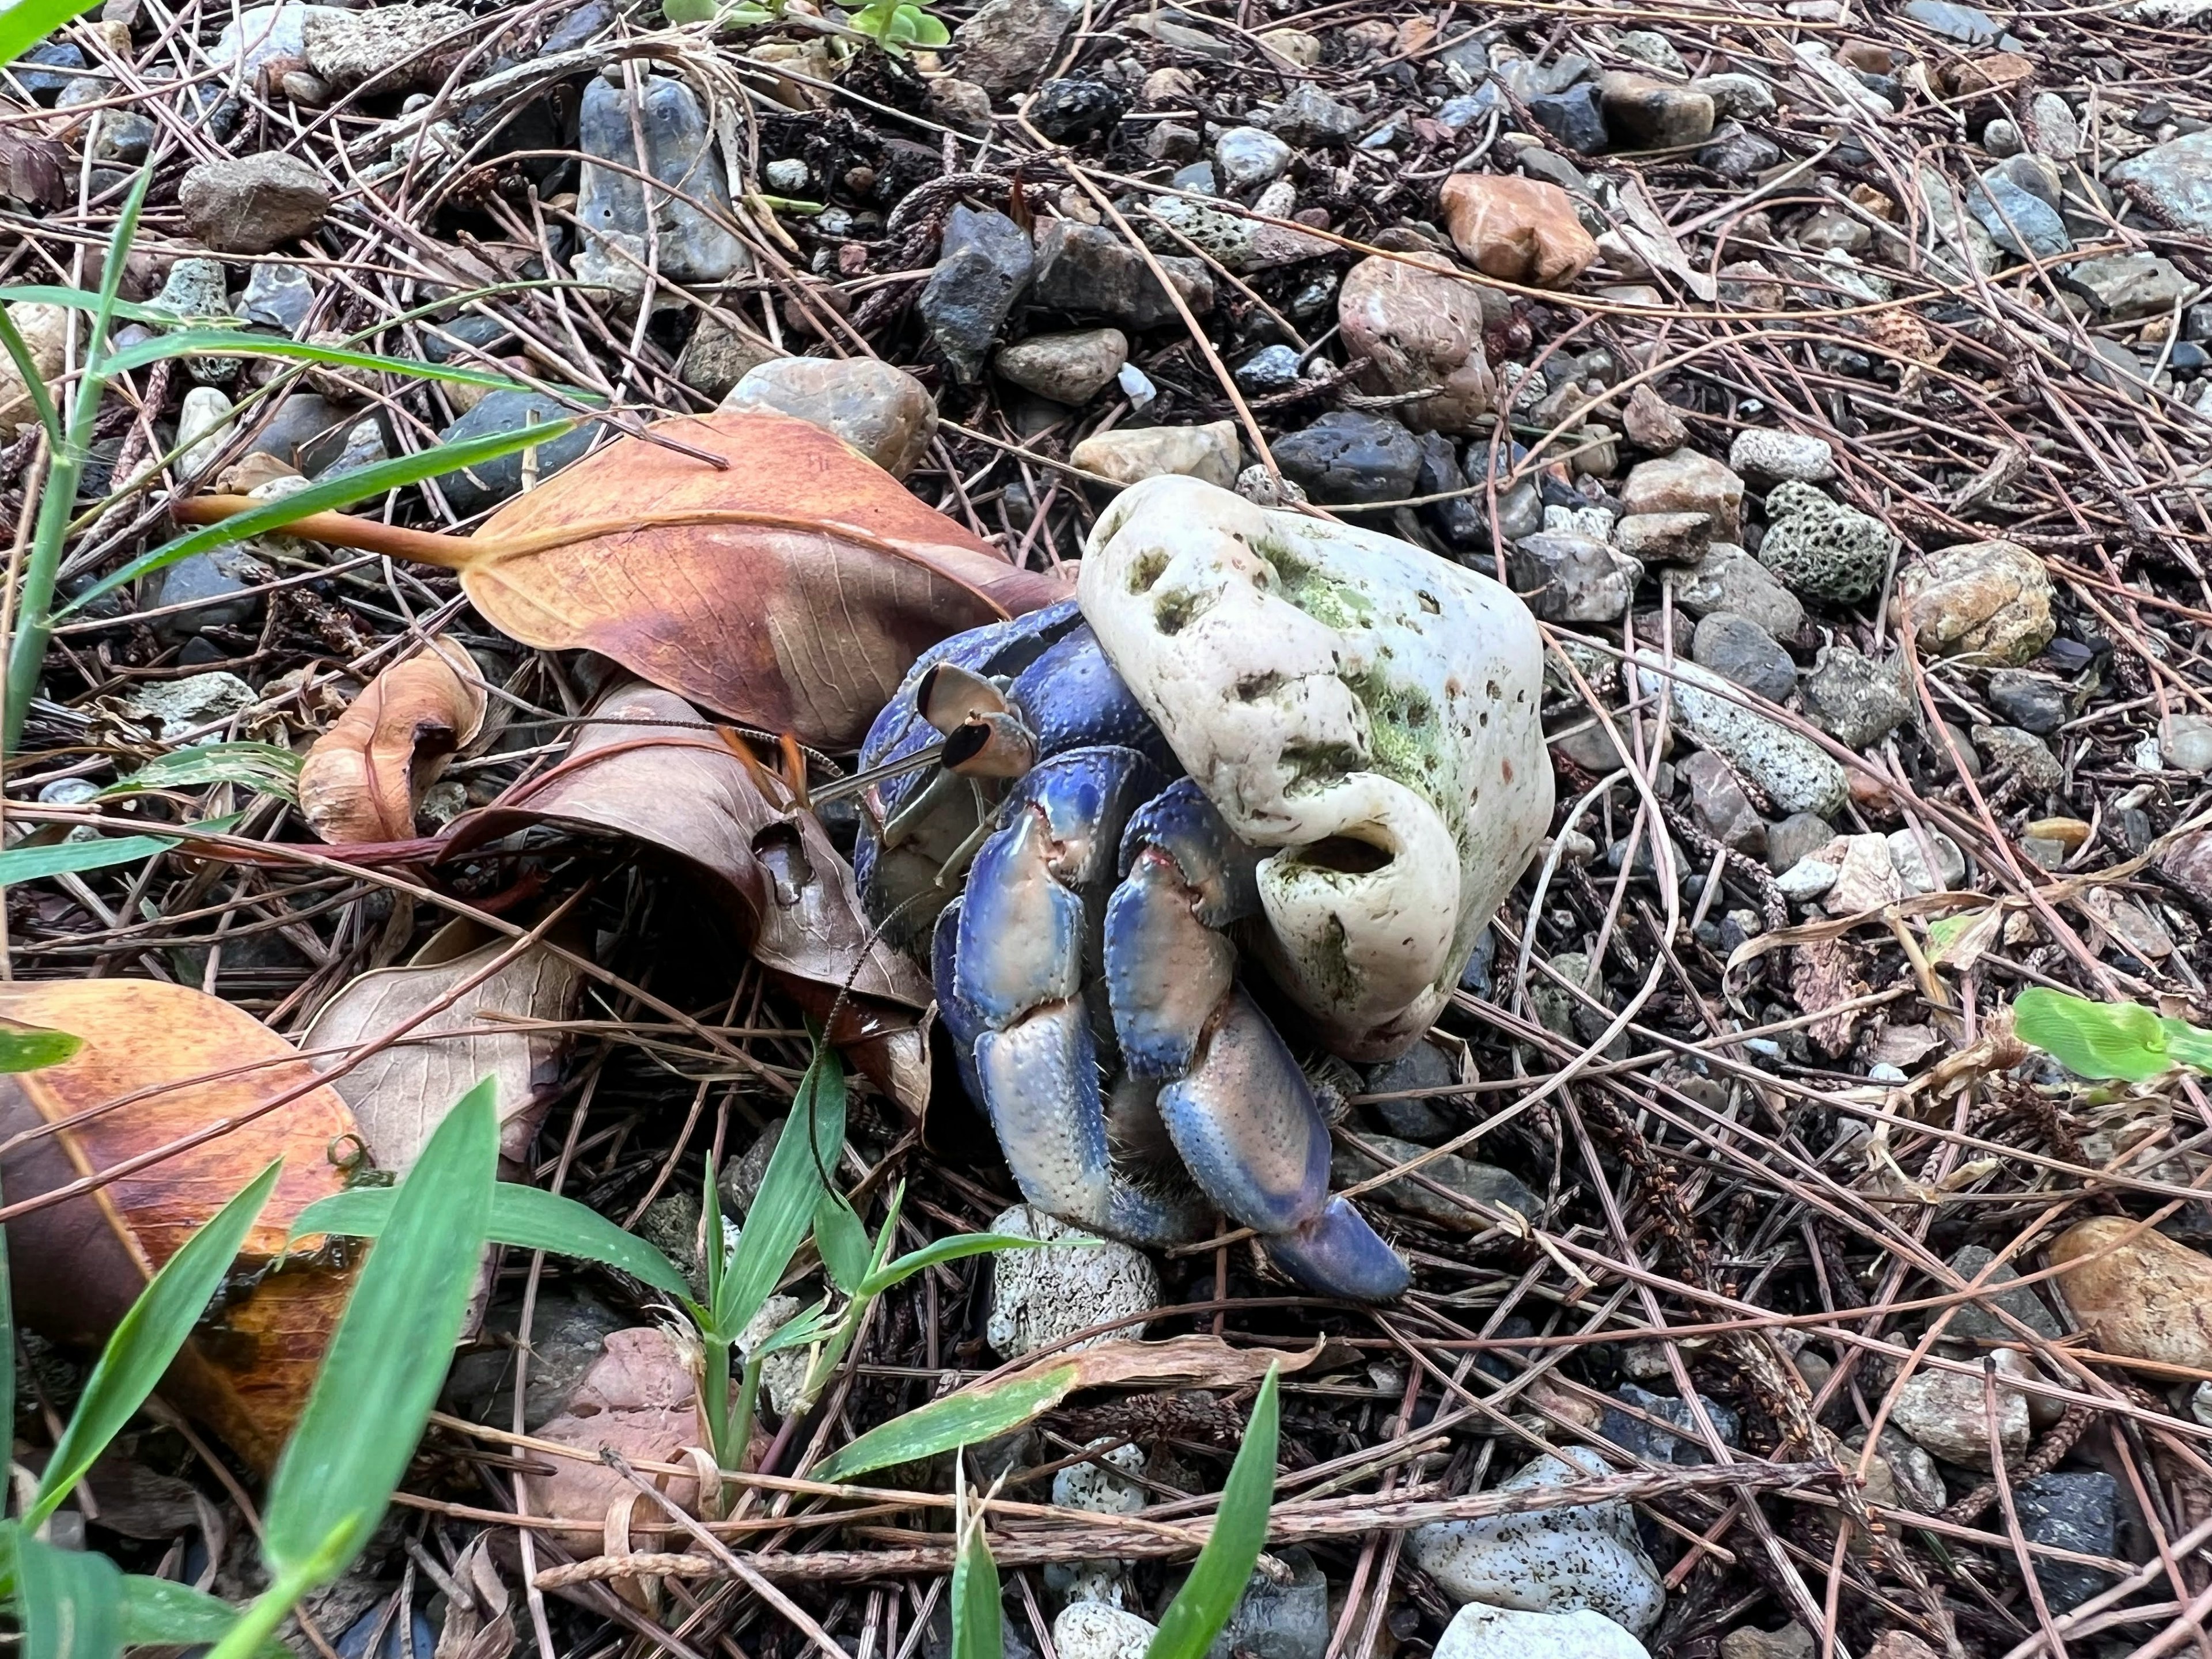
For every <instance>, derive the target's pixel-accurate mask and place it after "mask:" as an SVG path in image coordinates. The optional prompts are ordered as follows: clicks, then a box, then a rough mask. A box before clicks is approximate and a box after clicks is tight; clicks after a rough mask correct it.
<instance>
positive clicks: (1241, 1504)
mask: <svg viewBox="0 0 2212 1659" xmlns="http://www.w3.org/2000/svg"><path fill="white" fill-rule="evenodd" d="M1277 1383H1278V1378H1277V1376H1276V1368H1275V1367H1274V1366H1273V1365H1270V1366H1268V1367H1267V1377H1266V1380H1264V1381H1263V1382H1262V1383H1261V1384H1260V1394H1259V1397H1258V1398H1257V1399H1255V1401H1253V1402H1252V1420H1251V1421H1250V1422H1249V1423H1248V1424H1247V1425H1245V1429H1244V1443H1243V1445H1241V1446H1239V1447H1238V1448H1237V1461H1236V1462H1234V1463H1233V1464H1231V1466H1230V1469H1229V1481H1228V1484H1227V1485H1226V1486H1223V1487H1222V1489H1221V1508H1220V1510H1219V1512H1218V1514H1217V1515H1216V1516H1215V1518H1214V1522H1213V1531H1212V1534H1210V1535H1209V1536H1208V1537H1207V1539H1206V1547H1205V1548H1204V1549H1202V1550H1200V1552H1199V1553H1198V1559H1197V1561H1196V1562H1195V1563H1194V1564H1193V1565H1192V1567H1191V1570H1190V1577H1188V1578H1187V1579H1185V1580H1184V1581H1183V1586H1182V1589H1180V1590H1178V1591H1176V1599H1175V1600H1174V1601H1170V1603H1168V1610H1167V1611H1166V1612H1165V1613H1162V1614H1161V1615H1160V1628H1159V1631H1158V1633H1157V1634H1156V1635H1154V1636H1153V1638H1152V1645H1151V1646H1150V1647H1148V1648H1146V1650H1145V1659H1206V1650H1207V1649H1209V1648H1211V1647H1212V1645H1213V1638H1215V1637H1217V1636H1218V1635H1220V1634H1221V1627H1222V1626H1224V1625H1225V1624H1227V1623H1228V1622H1229V1615H1230V1614H1231V1613H1234V1612H1236V1611H1237V1602H1238V1601H1240V1600H1242V1599H1243V1595H1244V1587H1245V1585H1246V1584H1248V1583H1250V1582H1251V1578H1252V1566H1253V1564H1254V1563H1255V1562H1256V1561H1258V1560H1259V1559H1260V1551H1261V1548H1262V1547H1264V1546H1265V1545H1266V1544H1267V1511H1268V1510H1270V1509H1272V1508H1273V1507H1274V1501H1275V1441H1276V1437H1277V1433H1278V1431H1279V1426H1280V1417H1281V1413H1280V1401H1279V1395H1278V1393H1277Z"/></svg>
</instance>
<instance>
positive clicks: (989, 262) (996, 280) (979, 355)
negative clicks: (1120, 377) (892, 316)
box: [915, 203, 1128, 403]
mask: <svg viewBox="0 0 2212 1659" xmlns="http://www.w3.org/2000/svg"><path fill="white" fill-rule="evenodd" d="M1034 270H1036V252H1035V250H1034V249H1032V248H1031V247H1030V239H1029V237H1028V235H1027V234H1024V231H1023V229H1022V228H1021V227H1020V226H1019V225H1018V224H1016V223H1015V222H1013V221H1012V219H1009V218H1008V217H1007V216H1006V215H1005V214H1003V213H1000V212H997V211H995V210H992V209H988V208H986V209H983V210H980V211H979V210H976V209H975V208H971V207H969V206H968V205H967V204H965V203H960V204H956V205H955V206H954V208H953V210H952V212H951V215H950V216H948V217H947V218H946V220H945V239H944V242H943V244H942V246H941V247H940V249H939V252H938V256H937V269H936V270H933V271H932V272H930V275H929V280H928V281H927V283H923V284H922V289H921V293H920V294H919V295H916V296H915V311H916V312H917V313H920V315H921V320H922V325H923V326H924V327H926V328H927V329H928V331H929V337H930V339H931V340H932V341H933V343H935V345H936V347H937V349H939V351H941V352H943V353H944V354H945V362H948V363H950V364H951V366H952V374H953V377H954V378H955V379H956V380H958V381H959V382H960V383H961V385H963V386H973V385H975V383H976V381H978V380H981V378H982V374H983V362H984V360H985V359H986V358H987V357H988V356H990V351H991V345H992V343H993V342H994V340H996V339H997V338H998V337H999V331H1000V329H1001V328H1002V327H1004V326H1005V325H1006V314H1007V313H1009V312H1010V311H1012V309H1013V307H1014V302H1015V301H1017V300H1018V299H1020V298H1021V295H1022V291H1023V290H1024V289H1026V288H1028V287H1029V285H1030V274H1031V273H1032V272H1033V271H1034ZM1122 355H1123V356H1127V355H1128V354H1127V346H1126V343H1125V345H1124V349H1123V352H1122ZM1119 367H1120V364H1119V363H1116V364H1115V368H1119ZM1109 375H1110V371H1109ZM1017 384H1019V382H1018V381H1017ZM1102 384H1103V382H1102ZM1091 390H1092V391H1094V392H1095V391H1097V386H1093V387H1092V388H1091ZM1046 395H1048V396H1049V395H1050V394H1049V393H1048V394H1046ZM1089 396H1090V392H1085V394H1084V396H1083V397H1082V398H1073V399H1062V401H1063V402H1074V403H1081V402H1083V401H1084V400H1085V398H1088V397H1089Z"/></svg>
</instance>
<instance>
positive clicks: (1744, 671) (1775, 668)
mask: <svg viewBox="0 0 2212 1659" xmlns="http://www.w3.org/2000/svg"><path fill="white" fill-rule="evenodd" d="M1690 655H1691V656H1692V658H1694V659H1696V660H1697V661H1699V662H1700V663H1702V664H1704V665H1705V666H1706V667H1707V668H1710V669H1711V670H1712V671H1713V672H1715V673H1716V674H1719V675H1721V676H1723V678H1728V679H1731V680H1734V681H1735V683H1736V684H1738V685H1740V686H1741V687H1743V688H1744V690H1747V691H1753V692H1756V693H1757V694H1758V695H1759V696H1762V697H1764V698H1765V699H1766V700H1767V701H1768V702H1777V703H1778V702H1783V701H1784V699H1785V698H1787V697H1788V696H1790V693H1791V692H1792V691H1794V690H1796V689H1797V665H1796V663H1794V662H1792V661H1791V660H1790V653H1788V652H1787V651H1784V649H1783V648H1782V647H1781V646H1780V645H1779V644H1778V643H1777V641H1776V640H1775V638H1774V635H1771V634H1770V633H1768V632H1767V631H1766V630H1765V629H1763V628H1761V627H1760V626H1759V624H1758V623H1755V622H1753V621H1752V620H1751V619H1750V618H1749V617H1739V616H1735V615H1734V614H1732V613H1731V612H1729V611H1713V612H1711V614H1710V615H1708V616H1707V617H1705V619H1704V620H1703V621H1701V622H1700V623H1699V624H1698V629H1697V632H1696V634H1695V635H1693V636H1692V639H1691V642H1690Z"/></svg>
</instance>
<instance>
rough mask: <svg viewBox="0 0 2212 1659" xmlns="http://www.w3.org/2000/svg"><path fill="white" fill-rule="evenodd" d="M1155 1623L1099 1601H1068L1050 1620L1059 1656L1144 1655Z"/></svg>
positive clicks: (1127, 1658)
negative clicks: (1058, 1615)
mask: <svg viewBox="0 0 2212 1659" xmlns="http://www.w3.org/2000/svg"><path fill="white" fill-rule="evenodd" d="M1158 1633H1159V1626H1157V1625H1155V1624H1153V1623H1152V1620H1149V1619H1139V1618H1138V1617H1137V1615H1136V1614H1135V1613H1124V1612H1123V1611H1122V1610H1121V1608H1119V1607H1109V1606H1108V1605H1107V1604H1106V1603H1105V1602H1103V1601H1070V1602H1069V1603H1068V1604H1067V1605H1066V1607H1062V1608H1061V1609H1060V1617H1059V1618H1057V1619H1055V1620H1053V1621H1052V1645H1053V1647H1054V1650H1056V1651H1057V1652H1058V1653H1059V1655H1060V1659H1145V1653H1146V1650H1147V1649H1149V1648H1150V1647H1151V1646H1152V1638H1153V1637H1154V1636H1156V1635H1158Z"/></svg>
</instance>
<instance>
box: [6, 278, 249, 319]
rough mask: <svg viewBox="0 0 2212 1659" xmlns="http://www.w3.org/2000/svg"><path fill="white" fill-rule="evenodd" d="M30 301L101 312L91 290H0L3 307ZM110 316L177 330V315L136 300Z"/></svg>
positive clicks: (32, 286) (42, 286)
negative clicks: (141, 303) (144, 304)
mask: <svg viewBox="0 0 2212 1659" xmlns="http://www.w3.org/2000/svg"><path fill="white" fill-rule="evenodd" d="M24 302H28V303H30V304H32V305H41V306H63V307H67V308H68V309H70V310H71V311H90V312H97V311H98V310H99V309H100V295H97V294H95V293H94V292H93V291H92V290H91V289H88V288H58V287H56V286H54V285H53V284H52V283H14V284H12V285H10V286H9V287H6V288H0V305H10V306H12V305H17V304H21V303H24ZM108 314H109V315H110V316H111V317H120V318H121V319H123V320H124V321H125V322H126V323H144V324H146V325H148V326H149V327H158V328H173V327H175V326H176V323H177V319H176V314H175V313H173V312H167V311H156V310H155V308H154V307H151V306H143V305H140V304H138V303H137V301H133V300H124V299H118V300H117V301H116V302H115V304H114V306H113V307H112V309H111V310H110V311H109V313H108ZM208 320H209V324H210V326H216V325H218V324H219V323H220V321H221V319H213V318H211V319H208ZM233 326H234V327H243V326H244V325H243V324H240V323H235V322H234V324H233Z"/></svg>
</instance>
